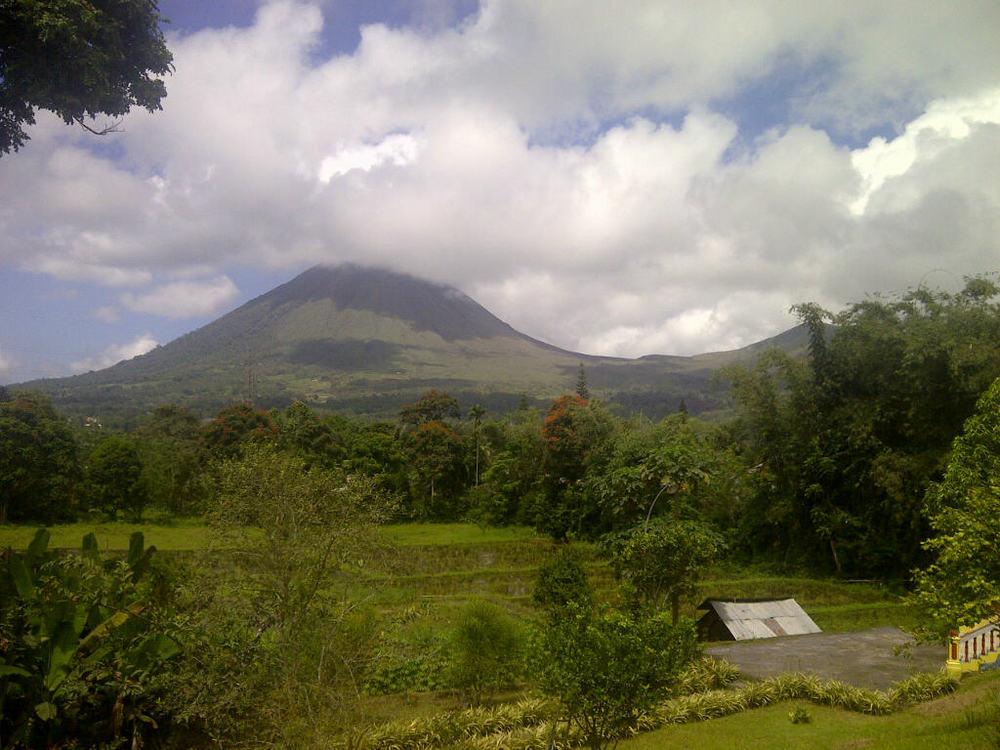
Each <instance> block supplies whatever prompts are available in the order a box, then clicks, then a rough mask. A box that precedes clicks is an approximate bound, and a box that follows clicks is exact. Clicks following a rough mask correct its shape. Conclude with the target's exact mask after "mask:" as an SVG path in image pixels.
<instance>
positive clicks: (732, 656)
mask: <svg viewBox="0 0 1000 750" xmlns="http://www.w3.org/2000/svg"><path fill="white" fill-rule="evenodd" d="M705 651H706V653H708V654H709V655H711V656H713V657H715V658H717V659H725V660H727V661H729V662H731V663H732V664H735V665H736V666H737V667H738V668H739V669H740V671H741V672H743V673H744V674H746V675H748V676H750V677H755V678H761V679H762V678H765V677H773V676H774V675H777V674H781V673H782V672H805V673H807V674H815V675H817V676H819V677H821V678H823V679H826V680H840V681H842V682H846V683H848V684H850V685H857V686H858V687H867V688H873V689H877V690H887V689H888V688H889V687H890V686H891V685H892V684H893V683H894V682H899V681H900V680H903V679H906V678H907V677H909V676H910V675H912V674H915V673H917V672H936V671H937V670H939V669H941V668H942V667H944V663H945V659H946V651H945V647H944V646H934V645H927V644H917V643H915V642H914V640H913V638H912V637H911V636H909V635H908V634H907V633H905V632H904V631H902V630H900V629H899V628H893V627H882V628H872V629H870V630H861V631H855V632H850V633H810V634H809V635H795V636H785V637H779V638H766V639H761V640H756V641H739V642H733V643H725V644H714V645H712V646H709V647H708V648H707V649H705Z"/></svg>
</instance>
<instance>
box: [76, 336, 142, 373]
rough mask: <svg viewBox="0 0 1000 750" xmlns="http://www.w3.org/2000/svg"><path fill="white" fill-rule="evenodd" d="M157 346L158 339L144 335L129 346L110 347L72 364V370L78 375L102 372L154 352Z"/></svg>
mask: <svg viewBox="0 0 1000 750" xmlns="http://www.w3.org/2000/svg"><path fill="white" fill-rule="evenodd" d="M157 346H159V343H158V342H157V341H156V339H154V338H153V337H152V336H150V335H149V334H148V333H144V334H142V335H140V336H138V337H136V338H135V339H134V340H132V341H130V342H128V343H127V344H121V345H114V346H109V347H108V348H107V349H105V350H104V351H103V352H101V353H100V354H97V355H95V356H93V357H85V358H83V359H80V360H77V361H75V362H73V363H72V364H71V368H72V370H73V372H76V373H80V372H87V371H88V370H101V369H103V368H105V367H111V365H114V364H117V363H118V362H121V361H123V360H126V359H132V358H133V357H138V356H139V355H140V354H145V353H146V352H149V351H152V350H153V349H155V348H156V347H157Z"/></svg>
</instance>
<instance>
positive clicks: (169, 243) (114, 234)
mask: <svg viewBox="0 0 1000 750" xmlns="http://www.w3.org/2000/svg"><path fill="white" fill-rule="evenodd" d="M160 7H161V12H162V13H163V15H164V16H165V17H167V18H169V19H170V21H171V23H170V24H169V25H167V26H166V27H165V28H166V33H167V37H168V44H169V46H170V48H171V50H172V51H173V53H174V57H175V66H176V70H175V72H174V73H173V75H171V76H169V77H168V78H167V80H166V83H167V90H168V96H167V99H166V100H165V101H164V108H163V111H161V112H158V113H155V114H149V113H146V112H134V113H131V114H130V115H129V116H127V117H126V119H125V121H124V123H123V126H124V132H122V133H118V134H114V135H111V136H108V137H105V138H103V139H98V138H95V137H93V136H90V135H88V134H86V133H85V132H83V131H82V130H81V129H78V128H73V127H68V126H66V125H64V124H63V123H62V122H61V121H59V120H58V119H57V118H55V117H53V116H50V115H48V114H47V113H44V112H42V113H39V116H38V123H37V125H36V126H35V127H34V128H33V129H32V131H31V132H30V135H31V137H32V140H31V141H29V142H28V144H27V145H26V146H25V147H24V148H22V149H21V150H20V151H19V152H17V153H16V154H11V155H7V156H4V157H2V158H0V322H2V325H0V383H5V382H6V383H14V382H20V381H24V380H28V379H31V378H35V377H43V376H61V375H67V374H71V373H74V372H83V371H86V370H88V369H97V368H100V367H105V366H109V365H111V364H113V363H114V362H115V361H117V360H119V359H122V358H127V357H130V356H134V355H136V354H139V353H142V352H144V351H148V350H149V349H150V348H151V347H153V346H156V345H157V344H165V343H167V342H169V341H170V340H172V339H174V338H176V337H177V336H179V335H181V334H183V333H185V332H187V331H190V330H193V329H194V328H197V327H199V326H201V325H204V324H205V323H207V322H209V321H211V320H213V319H215V318H216V317H218V316H220V315H222V314H224V313H226V312H228V311H229V310H232V309H234V308H235V307H237V306H238V305H240V304H242V303H243V302H246V301H247V300H249V299H252V298H253V297H255V296H257V295H259V294H261V293H263V292H265V291H267V290H268V289H270V288H272V287H274V286H276V285H277V284H279V283H282V282H284V281H287V280H288V279H290V278H292V277H293V276H295V275H296V274H297V273H299V272H301V271H303V270H305V269H306V268H308V267H309V266H311V265H313V264H316V263H340V262H356V263H363V264H371V265H378V266H382V267H389V268H393V269H396V270H399V271H404V272H408V273H413V274H415V275H419V276H422V277H425V278H429V279H432V280H435V281H439V282H445V283H449V284H453V285H455V286H457V287H459V288H460V289H462V290H463V291H464V292H466V293H467V294H469V295H471V296H472V297H473V298H474V299H476V300H477V301H479V302H480V303H482V304H484V305H485V306H486V307H487V308H488V309H490V310H491V311H492V312H494V313H495V314H497V315H499V316H500V317H501V318H503V319H504V320H505V321H507V322H509V323H510V324H511V325H513V326H514V327H515V328H517V329H519V330H521V331H523V332H525V333H527V334H529V335H532V336H535V337H537V338H540V339H543V340H546V341H549V342H552V343H554V344H557V345H559V346H563V347H566V348H570V349H575V350H579V351H585V352H588V353H594V354H611V355H618V356H641V355H644V354H649V353H662V354H690V353H697V352H701V351H711V350H719V349H728V348H733V347H737V346H741V345H744V344H747V343H751V342H753V341H756V340H759V339H761V338H764V337H766V336H770V335H773V334H775V333H777V332H779V331H781V330H783V329H785V328H787V327H789V326H791V325H792V324H794V322H795V321H794V320H793V318H792V317H791V316H790V314H789V312H788V308H789V306H790V305H792V304H795V303H797V302H803V301H815V302H818V303H820V304H822V305H825V306H827V307H829V308H831V309H837V308H838V307H840V306H842V305H843V304H845V303H847V302H850V301H853V300H857V299H861V298H863V297H864V296H865V295H866V294H869V293H880V292H881V293H891V292H894V291H901V290H905V289H906V288H909V287H913V286H916V285H917V284H919V283H921V281H926V282H927V283H932V284H934V285H938V286H943V287H946V288H954V287H955V286H957V285H959V284H960V283H961V279H962V277H963V276H964V275H967V274H977V273H995V272H997V271H998V270H1000V180H997V178H996V175H997V174H1000V45H997V44H996V39H997V38H998V37H1000V5H998V4H997V3H996V2H995V1H994V0H981V1H980V0H958V1H956V2H951V3H940V2H930V1H923V0H885V1H884V2H879V3H871V2H867V1H864V2H863V1H862V0H854V1H849V2H843V3H838V4H830V3H825V2H823V3H821V2H800V3H796V4H795V5H789V4H788V3H784V2H777V0H774V1H773V2H771V1H768V0H761V2H755V3H730V2H722V1H721V0H719V1H718V2H710V1H706V2H702V3H690V2H664V1H662V0H661V1H658V2H647V1H643V0H634V1H628V0H623V1H622V2H615V3H610V2H609V3H598V2H593V0H580V1H579V2H572V1H570V0H551V2H544V3H539V2H536V0H490V1H489V2H482V3H477V2H468V1H463V2H450V1H449V0H413V1H412V2H404V1H403V0H378V1H372V0H350V1H347V0H326V1H324V2H292V1H291V0H281V1H276V2H264V1H261V2H254V1H253V0H215V1H214V2H202V1H201V0H174V1H172V2H170V1H167V0H164V1H163V2H161V6H160Z"/></svg>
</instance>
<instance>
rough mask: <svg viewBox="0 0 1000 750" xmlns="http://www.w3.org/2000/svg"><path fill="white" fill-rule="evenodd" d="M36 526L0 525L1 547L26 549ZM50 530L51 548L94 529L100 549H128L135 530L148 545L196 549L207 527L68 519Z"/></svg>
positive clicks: (71, 543) (204, 542) (204, 541)
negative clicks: (69, 521)
mask: <svg viewBox="0 0 1000 750" xmlns="http://www.w3.org/2000/svg"><path fill="white" fill-rule="evenodd" d="M38 528H39V527H37V526H0V547H13V548H14V549H25V548H26V547H27V546H28V544H29V543H30V542H31V540H32V538H34V536H35V531H36V530H37V529H38ZM46 528H48V530H49V533H51V534H52V537H51V539H50V540H49V547H50V548H66V549H78V548H79V547H80V543H81V542H82V541H83V537H85V536H86V535H87V534H89V533H91V532H93V533H94V536H96V537H97V544H98V546H99V547H100V549H102V550H127V549H128V540H129V537H130V536H131V535H132V534H133V533H134V532H136V531H141V532H142V533H143V534H144V535H145V542H146V544H147V545H155V546H156V548H157V549H160V550H177V551H187V550H197V549H205V548H206V547H208V545H209V540H210V534H209V530H208V527H206V526H205V525H204V524H203V523H201V522H200V521H191V522H187V521H181V522H177V523H175V524H171V525H162V524H151V523H150V524H145V523H140V524H135V523H86V522H80V523H70V524H56V525H54V526H48V527H46Z"/></svg>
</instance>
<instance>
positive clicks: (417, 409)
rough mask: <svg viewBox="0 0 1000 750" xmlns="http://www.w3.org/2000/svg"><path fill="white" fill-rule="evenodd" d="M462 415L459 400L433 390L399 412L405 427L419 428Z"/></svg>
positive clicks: (400, 419)
mask: <svg viewBox="0 0 1000 750" xmlns="http://www.w3.org/2000/svg"><path fill="white" fill-rule="evenodd" d="M461 413H462V411H461V409H460V407H459V405H458V399H456V398H455V397H454V396H451V395H449V394H447V393H443V392H441V391H438V390H437V389H436V388H432V389H431V390H429V391H427V393H425V394H424V395H423V396H421V397H420V400H419V401H417V402H416V403H413V404H406V405H405V406H403V408H402V409H401V410H400V412H399V421H400V422H402V423H403V424H405V425H410V426H412V427H419V426H420V425H424V424H427V423H429V422H444V420H445V419H448V418H452V419H455V418H457V417H459V416H460V415H461Z"/></svg>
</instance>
